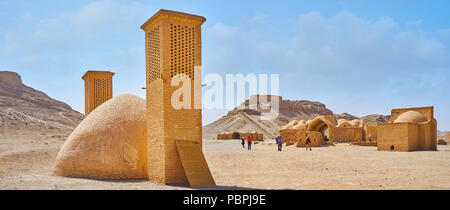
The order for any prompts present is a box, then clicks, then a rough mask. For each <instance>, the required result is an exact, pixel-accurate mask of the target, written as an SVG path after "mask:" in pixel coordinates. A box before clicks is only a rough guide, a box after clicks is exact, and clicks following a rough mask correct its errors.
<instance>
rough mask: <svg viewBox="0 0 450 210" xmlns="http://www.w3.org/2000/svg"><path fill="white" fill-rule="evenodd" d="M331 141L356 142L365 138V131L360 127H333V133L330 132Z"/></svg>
mask: <svg viewBox="0 0 450 210" xmlns="http://www.w3.org/2000/svg"><path fill="white" fill-rule="evenodd" d="M330 139H333V142H356V141H363V140H365V132H364V129H362V128H348V127H342V128H335V129H334V132H333V135H331V134H330Z"/></svg>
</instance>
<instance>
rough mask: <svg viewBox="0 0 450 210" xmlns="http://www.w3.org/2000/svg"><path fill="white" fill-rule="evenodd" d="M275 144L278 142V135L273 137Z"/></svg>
mask: <svg viewBox="0 0 450 210" xmlns="http://www.w3.org/2000/svg"><path fill="white" fill-rule="evenodd" d="M275 144H278V136H277V137H275Z"/></svg>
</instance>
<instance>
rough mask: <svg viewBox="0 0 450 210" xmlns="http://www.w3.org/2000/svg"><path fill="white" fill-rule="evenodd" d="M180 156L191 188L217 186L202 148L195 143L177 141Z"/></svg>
mask: <svg viewBox="0 0 450 210" xmlns="http://www.w3.org/2000/svg"><path fill="white" fill-rule="evenodd" d="M176 145H177V150H178V156H179V157H180V160H181V164H182V165H183V168H184V172H185V173H186V176H187V178H188V181H189V184H190V185H191V187H213V186H216V183H215V182H214V178H213V176H212V174H211V171H210V170H209V167H208V163H207V162H206V159H205V156H204V155H203V152H202V146H201V144H200V143H199V142H195V141H176Z"/></svg>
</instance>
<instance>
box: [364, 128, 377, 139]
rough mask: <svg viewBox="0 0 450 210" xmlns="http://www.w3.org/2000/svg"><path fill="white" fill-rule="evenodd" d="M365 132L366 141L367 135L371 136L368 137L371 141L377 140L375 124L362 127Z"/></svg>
mask: <svg viewBox="0 0 450 210" xmlns="http://www.w3.org/2000/svg"><path fill="white" fill-rule="evenodd" d="M364 130H365V133H366V141H369V135H370V136H371V137H370V139H371V140H372V141H377V126H376V125H366V126H365V127H364Z"/></svg>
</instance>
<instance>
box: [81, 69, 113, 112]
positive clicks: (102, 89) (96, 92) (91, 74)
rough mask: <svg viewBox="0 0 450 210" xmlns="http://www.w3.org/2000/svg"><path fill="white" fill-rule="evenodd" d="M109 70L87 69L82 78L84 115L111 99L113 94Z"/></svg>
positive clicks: (111, 75)
mask: <svg viewBox="0 0 450 210" xmlns="http://www.w3.org/2000/svg"><path fill="white" fill-rule="evenodd" d="M113 76H114V73H113V72H109V71H87V72H86V73H85V74H84V75H83V77H82V79H83V80H84V116H85V117H86V116H87V115H88V114H89V113H90V112H92V110H94V109H95V108H97V107H98V106H100V105H101V104H103V103H104V102H106V101H107V100H109V99H111V98H112V96H113V89H112V77H113Z"/></svg>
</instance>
